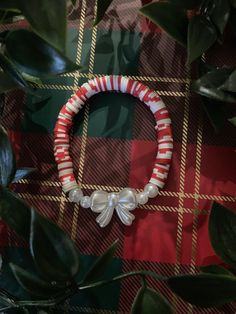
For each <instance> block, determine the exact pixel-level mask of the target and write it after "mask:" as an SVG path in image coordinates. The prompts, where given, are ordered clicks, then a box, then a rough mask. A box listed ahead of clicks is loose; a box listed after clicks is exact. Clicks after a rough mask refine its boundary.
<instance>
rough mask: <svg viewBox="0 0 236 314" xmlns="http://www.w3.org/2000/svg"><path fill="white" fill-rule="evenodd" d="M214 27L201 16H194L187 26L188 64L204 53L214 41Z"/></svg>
mask: <svg viewBox="0 0 236 314" xmlns="http://www.w3.org/2000/svg"><path fill="white" fill-rule="evenodd" d="M216 39H217V32H216V29H215V26H214V25H213V24H212V23H211V22H210V21H209V20H208V19H207V18H206V17H205V16H202V15H196V16H194V17H193V18H191V20H190V21H189V26H188V63H192V62H193V61H194V60H196V59H197V58H199V57H200V56H201V55H202V54H203V53H204V52H206V51H207V50H208V49H209V48H210V47H211V46H212V45H213V44H214V42H215V41H216Z"/></svg>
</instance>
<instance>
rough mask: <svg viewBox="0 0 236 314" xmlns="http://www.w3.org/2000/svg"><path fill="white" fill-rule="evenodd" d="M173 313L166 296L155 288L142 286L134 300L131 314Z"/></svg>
mask: <svg viewBox="0 0 236 314" xmlns="http://www.w3.org/2000/svg"><path fill="white" fill-rule="evenodd" d="M157 313H161V314H173V311H172V309H171V307H170V305H169V303H168V302H167V301H166V299H165V298H164V297H162V296H161V295H160V294H158V293H157V292H156V291H155V290H153V289H150V288H146V287H142V288H141V289H140V290H139V291H138V293H137V295H136V297H135V299H134V302H133V305H132V310H131V314H157Z"/></svg>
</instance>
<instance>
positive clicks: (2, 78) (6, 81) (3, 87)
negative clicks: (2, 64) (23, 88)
mask: <svg viewBox="0 0 236 314" xmlns="http://www.w3.org/2000/svg"><path fill="white" fill-rule="evenodd" d="M16 88H18V85H17V84H16V83H15V82H14V81H13V79H12V78H11V77H10V76H9V75H7V74H6V73H3V72H0V94H2V93H5V92H8V91H10V90H13V89H16Z"/></svg>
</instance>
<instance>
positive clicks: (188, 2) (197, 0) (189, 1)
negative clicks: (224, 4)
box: [169, 0, 202, 9]
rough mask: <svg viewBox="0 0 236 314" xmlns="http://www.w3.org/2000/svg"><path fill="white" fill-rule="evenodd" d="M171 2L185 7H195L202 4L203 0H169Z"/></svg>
mask: <svg viewBox="0 0 236 314" xmlns="http://www.w3.org/2000/svg"><path fill="white" fill-rule="evenodd" d="M169 2H170V3H171V4H174V5H177V6H180V7H182V8H185V9H194V8H196V7H199V6H200V4H201V2H202V0H169Z"/></svg>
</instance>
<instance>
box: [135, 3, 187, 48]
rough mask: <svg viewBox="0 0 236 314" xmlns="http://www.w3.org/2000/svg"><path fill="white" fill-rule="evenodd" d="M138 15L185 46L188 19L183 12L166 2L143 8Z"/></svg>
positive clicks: (151, 4)
mask: <svg viewBox="0 0 236 314" xmlns="http://www.w3.org/2000/svg"><path fill="white" fill-rule="evenodd" d="M140 13H141V14H142V15H144V16H146V17H148V18H149V19H150V20H151V21H152V22H153V23H155V24H156V25H158V26H160V27H161V28H162V29H164V30H165V31H166V32H167V33H168V34H169V35H170V36H171V37H173V38H174V39H175V40H176V41H177V42H179V43H180V44H182V45H185V46H186V43H187V29H188V19H187V15H186V11H185V10H183V9H181V8H179V7H178V6H175V5H173V4H171V3H168V2H157V3H150V4H147V5H145V6H143V7H142V8H141V9H140Z"/></svg>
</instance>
